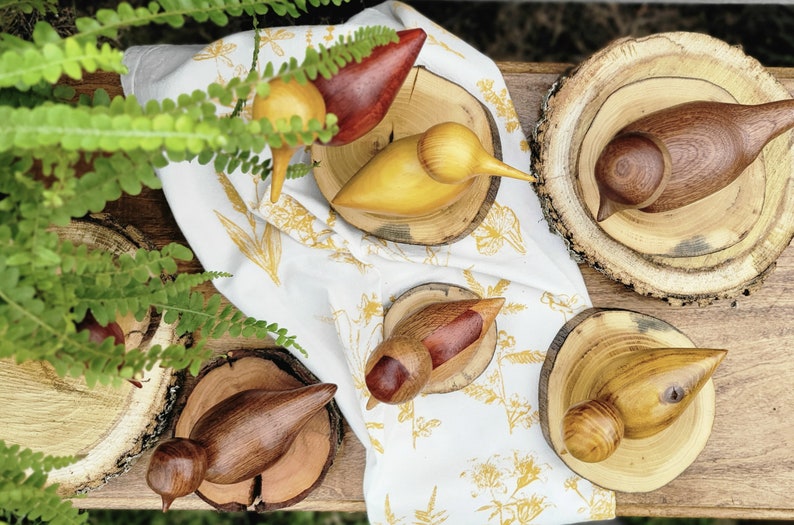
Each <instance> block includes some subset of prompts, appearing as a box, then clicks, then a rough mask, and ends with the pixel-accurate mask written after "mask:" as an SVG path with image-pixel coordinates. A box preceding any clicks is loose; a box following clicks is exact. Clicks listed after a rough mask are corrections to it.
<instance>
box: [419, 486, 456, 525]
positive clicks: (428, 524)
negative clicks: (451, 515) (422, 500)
mask: <svg viewBox="0 0 794 525" xmlns="http://www.w3.org/2000/svg"><path fill="white" fill-rule="evenodd" d="M437 496H438V485H436V486H434V487H433V494H431V496H430V501H428V503H427V507H426V508H425V509H422V510H416V511H414V517H415V518H416V520H415V521H414V523H415V524H416V525H440V524H441V523H444V522H445V521H447V518H448V515H447V511H446V510H436V497H437Z"/></svg>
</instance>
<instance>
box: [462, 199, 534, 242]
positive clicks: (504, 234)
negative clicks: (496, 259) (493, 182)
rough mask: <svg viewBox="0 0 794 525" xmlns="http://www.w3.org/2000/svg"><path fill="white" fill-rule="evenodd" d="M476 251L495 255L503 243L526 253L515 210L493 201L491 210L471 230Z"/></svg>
mask: <svg viewBox="0 0 794 525" xmlns="http://www.w3.org/2000/svg"><path fill="white" fill-rule="evenodd" d="M472 236H473V237H474V239H475V241H476V244H477V251H479V252H480V253H481V254H483V255H495V254H496V253H497V252H498V251H499V250H501V249H502V247H503V246H504V245H505V244H508V245H509V246H512V247H513V249H514V250H515V251H517V252H518V253H522V254H523V253H526V252H527V249H526V247H525V246H524V238H523V237H522V236H521V225H520V223H519V221H518V217H516V214H515V212H513V210H512V209H510V208H508V207H507V206H501V205H499V203H497V202H494V203H493V206H491V211H490V212H489V213H488V215H486V216H485V220H483V221H482V223H480V225H479V226H478V227H477V229H476V230H474V232H472Z"/></svg>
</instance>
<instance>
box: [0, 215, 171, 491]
mask: <svg viewBox="0 0 794 525" xmlns="http://www.w3.org/2000/svg"><path fill="white" fill-rule="evenodd" d="M56 231H57V233H58V234H59V235H60V236H61V237H62V238H63V239H68V240H71V241H72V242H74V243H75V244H84V245H86V246H88V247H90V248H102V249H106V250H110V251H113V252H116V253H130V254H132V253H134V252H135V250H137V249H138V248H140V247H146V248H153V246H152V245H151V243H149V241H148V240H147V239H146V238H145V237H144V235H143V234H142V233H141V232H140V231H138V230H136V229H134V228H131V227H124V226H121V225H118V224H116V223H115V222H114V221H112V219H111V218H110V217H108V216H106V215H95V216H92V217H89V218H87V219H85V220H80V221H74V222H73V223H72V224H71V225H70V226H69V227H65V228H59V229H57V230H56ZM117 322H118V324H119V326H120V327H121V329H122V332H123V333H124V339H125V343H126V346H127V348H128V349H130V350H131V349H134V348H141V349H143V350H146V349H147V348H149V347H151V346H153V345H158V344H159V345H163V346H165V345H168V344H170V343H173V342H175V341H176V337H175V334H174V332H173V330H172V328H171V327H170V326H169V325H167V324H165V323H163V322H161V320H160V319H159V317H158V316H156V315H154V316H153V315H150V316H148V317H147V318H145V319H143V320H142V321H140V322H139V321H136V320H135V319H134V318H132V317H125V318H119V319H118V320H117ZM0 384H2V385H3V389H4V391H5V398H6V399H9V400H11V402H9V403H5V404H4V406H5V408H4V409H0V439H2V440H4V441H5V442H6V443H9V444H14V443H15V444H19V445H21V446H23V447H28V448H31V449H33V450H34V451H37V452H43V453H45V454H48V455H54V456H77V457H78V458H79V459H78V460H77V461H76V462H75V463H73V464H71V465H69V466H67V467H64V468H60V469H57V470H54V471H52V472H50V474H49V476H48V482H49V483H58V484H59V493H60V494H62V495H63V496H71V495H74V494H75V493H82V492H86V491H88V490H91V489H94V488H97V487H99V486H101V485H102V484H104V483H105V481H107V480H108V479H109V478H112V477H114V476H117V475H119V474H121V473H123V472H125V471H126V470H128V469H129V467H130V466H131V465H132V463H133V462H134V460H135V459H136V458H137V457H138V456H139V455H140V454H141V453H142V452H143V451H144V450H146V449H148V448H149V447H150V446H151V445H153V444H154V442H155V441H156V439H157V437H158V436H159V435H160V434H161V433H162V432H163V431H164V430H165V428H167V426H168V424H169V422H170V411H171V408H172V407H173V404H174V402H175V401H176V397H177V391H178V385H179V380H178V377H177V375H176V373H175V372H174V371H173V370H171V369H165V368H160V367H155V368H153V369H152V370H151V371H148V372H146V373H145V376H144V377H143V378H141V380H140V388H137V387H136V386H134V385H133V384H132V383H130V382H127V381H124V382H122V384H121V386H119V387H112V386H103V385H99V384H97V385H95V386H93V387H91V388H89V387H88V385H87V384H86V382H85V380H84V379H82V378H72V377H59V376H58V375H57V373H56V372H55V370H54V369H53V368H52V366H51V365H49V364H48V363H44V362H38V361H36V362H32V361H28V362H25V363H23V364H19V365H17V364H15V363H14V362H13V361H12V360H2V361H0Z"/></svg>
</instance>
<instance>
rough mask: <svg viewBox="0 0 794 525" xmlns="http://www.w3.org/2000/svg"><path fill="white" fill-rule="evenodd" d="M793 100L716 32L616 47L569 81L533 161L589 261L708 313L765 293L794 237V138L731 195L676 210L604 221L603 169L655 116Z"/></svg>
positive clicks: (559, 218) (547, 105)
mask: <svg viewBox="0 0 794 525" xmlns="http://www.w3.org/2000/svg"><path fill="white" fill-rule="evenodd" d="M787 98H790V95H789V93H788V92H787V91H786V89H785V88H784V87H783V86H782V85H781V84H780V83H779V82H778V81H777V80H776V79H775V78H774V77H773V76H772V75H771V74H769V72H768V71H767V70H766V69H765V68H764V67H763V66H762V65H761V64H760V63H758V62H757V61H756V60H755V59H753V58H751V57H748V56H746V55H745V54H744V53H742V51H741V50H740V49H738V48H736V47H733V46H729V45H728V44H726V43H724V42H722V41H720V40H717V39H714V38H712V37H709V36H707V35H702V34H697V33H685V32H676V33H661V34H656V35H651V36H649V37H645V38H640V39H622V40H618V41H615V42H613V43H612V44H610V45H609V46H607V47H606V48H604V49H603V50H601V51H600V52H598V53H596V54H594V55H593V56H592V57H590V58H589V59H588V60H586V61H585V62H583V63H582V64H581V65H579V66H578V67H577V68H576V69H575V70H574V71H573V72H572V73H571V74H570V75H568V76H566V77H565V78H562V79H560V81H559V82H558V83H557V84H556V85H555V86H554V87H553V88H552V90H551V92H550V93H549V95H548V97H547V100H546V101H545V102H544V106H543V108H542V110H541V118H540V121H539V123H538V126H537V128H536V131H535V134H534V136H533V137H532V141H531V142H532V153H533V154H532V157H533V158H532V163H533V170H534V172H535V175H536V176H537V177H538V181H539V182H538V184H537V191H538V194H539V196H540V198H541V203H542V206H543V208H544V213H545V214H546V218H547V220H548V221H549V222H550V224H552V225H553V227H554V228H555V229H556V230H557V231H558V232H559V233H560V235H562V236H563V237H564V238H565V239H566V242H567V243H568V245H569V248H570V250H571V251H572V252H573V253H574V255H575V256H577V257H578V258H579V259H580V260H582V261H584V262H586V263H588V264H590V265H591V266H593V267H595V268H598V269H599V270H601V271H602V272H603V273H605V274H606V275H607V276H609V277H610V278H612V279H614V280H616V281H619V282H621V283H623V284H626V285H628V286H629V287H632V288H633V289H634V290H635V291H637V292H638V293H640V294H643V295H650V296H653V297H658V298H662V299H665V300H667V301H669V302H671V303H675V304H687V303H701V304H707V303H709V302H711V301H713V300H714V299H718V298H732V297H736V296H738V295H740V294H742V293H746V292H749V291H752V290H754V289H756V288H757V287H758V286H760V285H761V283H762V281H763V279H764V277H765V276H766V274H767V273H768V272H769V271H771V269H772V268H773V267H774V264H775V261H776V259H777V257H778V256H779V255H780V253H781V252H782V251H783V250H784V249H785V247H786V246H787V245H788V244H789V242H790V240H791V238H792V236H794V199H793V198H792V191H794V190H793V189H792V188H794V186H792V185H791V184H790V179H791V176H792V169H794V154H792V152H791V149H790V147H789V142H790V141H791V134H790V133H789V132H787V133H784V134H783V135H782V136H781V137H778V138H777V139H775V140H773V141H771V142H770V143H769V144H768V145H767V146H766V148H764V150H763V152H762V154H761V155H760V156H759V157H758V158H757V159H756V160H755V162H753V163H752V164H751V165H750V166H749V167H748V168H747V170H745V171H744V172H743V173H742V175H740V176H739V178H737V179H736V180H735V181H733V183H731V184H730V185H728V186H727V187H725V188H724V189H722V190H720V191H718V192H716V193H714V194H712V195H710V196H709V197H706V198H704V199H701V200H699V201H697V202H694V203H692V204H690V205H688V206H684V207H682V208H679V209H676V210H671V211H667V212H661V213H646V212H642V211H639V210H623V211H621V212H618V213H616V214H614V215H613V216H611V217H610V218H608V219H606V220H604V221H602V222H601V223H598V222H597V221H596V219H595V216H596V211H597V208H598V193H597V189H596V184H595V181H594V176H593V166H594V164H595V160H596V158H597V157H598V155H599V154H600V152H601V150H602V149H603V147H604V146H605V145H606V144H607V142H609V140H610V139H611V138H612V137H613V135H614V134H615V133H616V132H617V131H618V130H619V129H621V128H622V127H624V126H625V125H627V124H629V123H631V122H633V121H635V120H637V119H638V118H640V117H641V116H643V115H646V114H648V113H651V112H654V111H657V110H660V109H663V108H666V107H670V106H673V105H676V104H679V103H683V102H689V101H694V100H710V101H718V102H731V103H740V104H759V103H764V102H770V101H774V100H781V99H787Z"/></svg>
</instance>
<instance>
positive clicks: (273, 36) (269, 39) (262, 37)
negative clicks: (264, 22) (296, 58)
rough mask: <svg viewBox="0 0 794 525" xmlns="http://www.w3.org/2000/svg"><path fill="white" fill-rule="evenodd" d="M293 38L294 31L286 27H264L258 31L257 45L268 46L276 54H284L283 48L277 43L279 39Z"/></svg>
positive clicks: (281, 55) (280, 55)
mask: <svg viewBox="0 0 794 525" xmlns="http://www.w3.org/2000/svg"><path fill="white" fill-rule="evenodd" d="M293 38H295V33H293V32H292V31H288V30H286V29H281V28H278V29H274V28H265V29H262V30H261V31H260V33H259V47H260V48H262V47H266V46H269V47H270V50H271V51H272V52H273V53H275V55H276V56H279V57H283V56H284V48H283V47H281V46H280V45H279V41H283V40H291V39H293Z"/></svg>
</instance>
